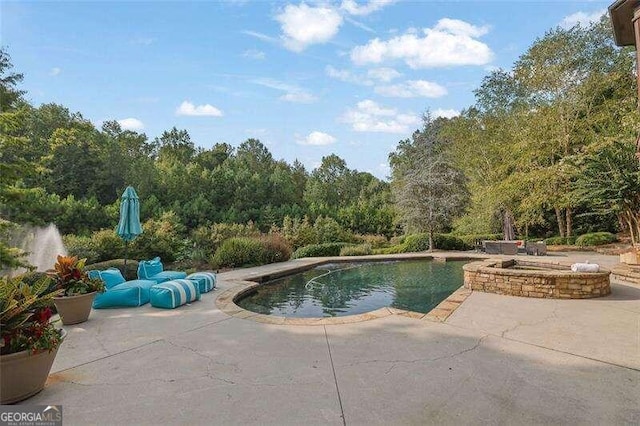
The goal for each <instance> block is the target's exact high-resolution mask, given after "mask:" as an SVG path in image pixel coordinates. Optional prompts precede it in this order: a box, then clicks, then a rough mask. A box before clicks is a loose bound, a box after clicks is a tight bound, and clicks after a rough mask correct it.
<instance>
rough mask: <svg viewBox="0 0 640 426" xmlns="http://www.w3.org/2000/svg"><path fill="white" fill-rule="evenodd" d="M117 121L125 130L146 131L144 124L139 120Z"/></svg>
mask: <svg viewBox="0 0 640 426" xmlns="http://www.w3.org/2000/svg"><path fill="white" fill-rule="evenodd" d="M117 121H118V124H119V125H120V127H122V129H123V130H133V131H138V130H144V123H143V122H142V121H140V120H138V119H137V118H123V119H122V120H117Z"/></svg>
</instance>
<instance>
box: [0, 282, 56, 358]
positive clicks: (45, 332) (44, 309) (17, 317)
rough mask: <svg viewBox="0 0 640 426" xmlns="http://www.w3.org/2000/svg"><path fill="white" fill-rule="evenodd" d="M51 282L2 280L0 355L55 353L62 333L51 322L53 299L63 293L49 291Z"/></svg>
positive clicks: (0, 285) (0, 290) (0, 288)
mask: <svg viewBox="0 0 640 426" xmlns="http://www.w3.org/2000/svg"><path fill="white" fill-rule="evenodd" d="M50 284H51V279H50V278H49V277H42V278H41V279H40V280H38V281H37V282H36V283H34V284H33V285H29V284H27V283H26V282H24V281H23V280H22V279H21V278H20V277H17V278H8V277H3V278H0V336H1V337H2V338H1V339H0V353H1V354H3V355H5V354H11V353H15V352H20V351H24V350H30V351H33V352H39V351H44V350H48V351H52V350H53V349H55V348H57V347H58V345H59V344H60V342H61V341H62V334H61V331H60V330H59V329H57V328H56V327H55V326H54V324H52V323H51V322H50V321H49V320H50V318H51V315H52V309H51V308H52V306H53V297H55V296H58V295H60V294H61V293H62V292H63V290H62V289H60V290H54V291H50V290H49V286H50Z"/></svg>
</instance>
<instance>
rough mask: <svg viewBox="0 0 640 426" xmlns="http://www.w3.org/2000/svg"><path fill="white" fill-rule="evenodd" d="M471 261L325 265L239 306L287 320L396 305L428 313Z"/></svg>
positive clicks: (263, 289)
mask: <svg viewBox="0 0 640 426" xmlns="http://www.w3.org/2000/svg"><path fill="white" fill-rule="evenodd" d="M465 263H466V262H465V261H451V262H433V261H429V260H426V261H424V260H423V261H398V262H368V263H362V262H361V263H340V264H330V265H323V266H319V267H317V268H315V269H311V270H309V271H305V272H302V273H299V274H295V275H290V276H287V277H284V278H280V279H277V280H274V281H270V282H268V283H265V284H263V285H260V286H259V287H256V290H255V291H254V292H251V293H249V294H248V295H246V296H244V297H243V298H241V299H240V300H238V301H236V304H237V305H238V306H240V307H242V308H244V309H247V310H249V311H253V312H257V313H260V314H266V315H277V316H285V317H300V318H317V317H336V316H344V315H356V314H362V313H365V312H370V311H374V310H376V309H379V308H382V307H385V306H390V307H394V308H399V309H405V310H409V311H415V312H422V313H427V312H429V311H430V310H431V309H433V308H434V307H436V306H437V305H438V304H439V303H440V302H442V301H443V300H444V299H446V298H447V296H449V295H450V294H451V293H453V292H454V291H455V290H457V289H458V288H459V287H460V286H461V285H462V281H463V271H462V265H464V264H465Z"/></svg>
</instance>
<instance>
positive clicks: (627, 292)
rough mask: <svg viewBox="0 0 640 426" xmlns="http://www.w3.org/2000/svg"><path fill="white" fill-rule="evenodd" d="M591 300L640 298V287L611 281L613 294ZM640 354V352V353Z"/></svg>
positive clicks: (606, 300) (609, 300) (608, 300)
mask: <svg viewBox="0 0 640 426" xmlns="http://www.w3.org/2000/svg"><path fill="white" fill-rule="evenodd" d="M590 300H599V301H604V302H611V301H614V300H620V301H622V300H640V288H638V287H634V286H632V285H626V284H618V283H611V294H610V295H608V296H604V297H596V298H594V299H590ZM638 356H640V354H638Z"/></svg>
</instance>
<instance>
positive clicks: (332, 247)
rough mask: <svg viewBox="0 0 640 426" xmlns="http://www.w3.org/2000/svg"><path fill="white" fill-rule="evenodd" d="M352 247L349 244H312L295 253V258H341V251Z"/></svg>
mask: <svg viewBox="0 0 640 426" xmlns="http://www.w3.org/2000/svg"><path fill="white" fill-rule="evenodd" d="M350 245H351V244H349V243H325V244H310V245H308V246H304V247H300V248H299V249H298V250H296V251H295V252H294V253H293V258H294V259H300V258H302V257H325V256H340V250H342V248H343V247H346V246H350Z"/></svg>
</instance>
